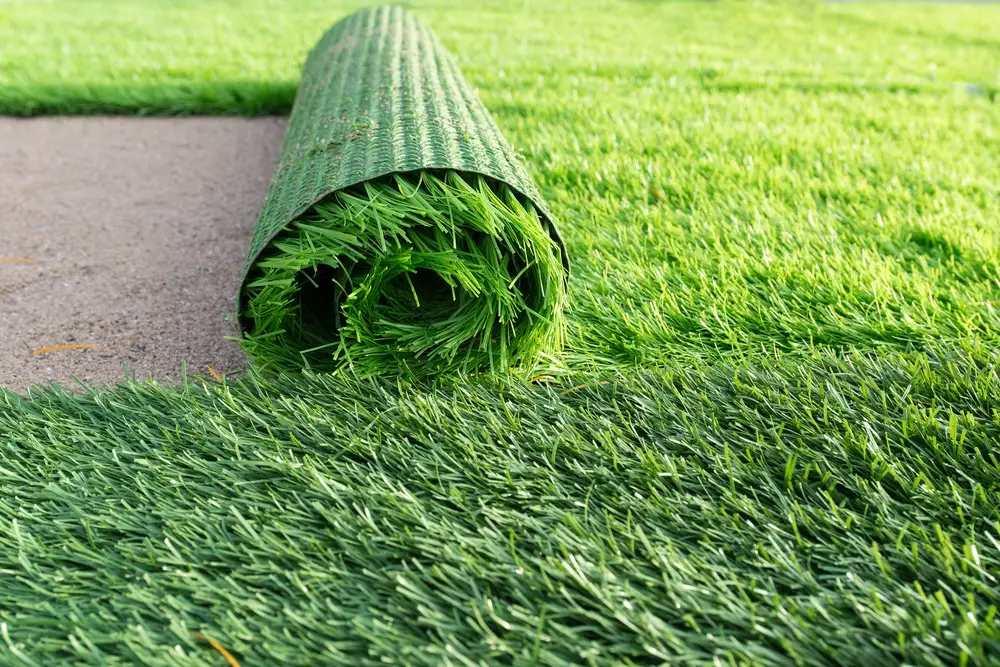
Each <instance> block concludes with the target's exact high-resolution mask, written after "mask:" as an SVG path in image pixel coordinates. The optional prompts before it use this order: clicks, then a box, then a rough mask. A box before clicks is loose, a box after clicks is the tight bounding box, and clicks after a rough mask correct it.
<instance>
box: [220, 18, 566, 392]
mask: <svg viewBox="0 0 1000 667" xmlns="http://www.w3.org/2000/svg"><path fill="white" fill-rule="evenodd" d="M567 267H568V261H567V257H566V251H565V247H564V245H563V243H562V240H561V238H560V237H559V233H558V231H557V229H556V227H555V224H554V222H553V219H552V216H551V215H550V213H549V211H548V210H547V208H546V206H545V203H544V202H543V201H542V198H541V196H540V195H539V193H538V191H537V189H536V188H535V186H534V185H533V184H532V182H531V179H530V178H529V177H528V175H527V173H526V172H525V171H524V168H523V167H522V166H521V165H520V164H519V162H518V159H517V157H516V155H515V154H514V152H513V150H512V149H511V147H510V146H509V145H508V144H507V142H506V141H505V140H504V138H503V136H502V135H501V133H500V131H499V129H498V128H497V126H496V124H495V123H494V122H493V119H492V118H491V117H490V115H489V113H488V112H487V110H486V109H485V108H484V107H483V105H482V103H481V102H480V101H479V99H478V98H477V96H476V94H475V92H474V91H473V90H472V89H471V88H470V87H469V85H468V84H467V83H466V82H465V80H464V79H463V78H462V75H461V73H460V72H459V70H458V67H457V65H456V64H455V61H454V60H453V58H452V57H451V56H450V55H449V54H448V53H447V51H446V50H445V49H444V47H443V46H442V45H441V44H440V42H439V41H438V40H437V38H436V37H435V36H434V34H433V33H432V32H431V31H430V30H429V29H428V28H427V27H426V26H424V25H422V24H421V23H420V22H419V21H417V20H416V18H415V17H414V16H413V15H412V14H410V13H408V12H406V11H404V10H403V9H401V8H398V7H375V8H370V9H366V10H362V11H360V12H358V13H356V14H353V15H351V16H349V17H347V18H345V19H343V20H342V21H340V22H339V23H337V24H336V25H335V26H334V27H333V28H331V29H330V31H329V32H328V33H327V34H326V35H325V36H324V37H323V38H322V39H321V40H320V42H319V43H318V44H317V45H316V47H315V48H314V49H313V51H312V53H311V54H310V56H309V58H308V60H307V62H306V66H305V69H304V72H303V78H302V83H301V85H300V87H299V91H298V95H297V97H296V101H295V105H294V107H293V110H292V115H291V118H290V120H289V126H288V135H287V137H286V138H285V143H284V146H283V148H282V151H281V157H280V159H279V162H278V166H277V168H276V171H275V174H274V178H273V179H272V183H271V187H270V190H269V192H268V196H267V199H266V201H265V203H264V206H263V208H262V210H261V215H260V220H259V222H258V224H257V227H256V230H255V232H254V236H253V241H252V245H251V249H250V253H249V257H248V258H247V263H246V265H245V267H244V272H243V279H242V281H241V287H240V295H239V309H240V324H241V327H242V330H243V336H242V339H243V344H244V347H245V349H246V350H247V352H248V354H249V355H250V356H251V358H253V359H254V360H255V361H256V362H257V364H258V365H260V366H261V367H264V368H271V369H275V370H289V369H297V368H303V367H308V368H312V369H319V370H327V369H333V368H336V367H338V366H341V365H345V364H346V365H350V366H351V367H352V368H353V369H354V370H355V371H356V372H358V373H360V374H362V375H375V374H383V373H394V372H401V373H405V374H412V375H415V376H425V375H432V374H440V373H445V372H453V371H459V372H468V371H477V370H482V369H492V370H504V369H508V368H510V367H516V366H527V365H530V364H531V363H533V362H535V361H537V360H538V359H539V357H541V356H543V355H546V354H551V353H553V352H555V351H556V350H558V348H559V346H560V344H561V340H562V328H563V324H562V322H563V310H564V307H565V301H566V275H567V270H568V269H567Z"/></svg>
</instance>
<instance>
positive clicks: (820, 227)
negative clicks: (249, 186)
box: [0, 0, 1000, 667]
mask: <svg viewBox="0 0 1000 667" xmlns="http://www.w3.org/2000/svg"><path fill="white" fill-rule="evenodd" d="M409 4H410V5H411V7H412V9H413V11H415V12H416V13H417V14H418V15H419V16H420V18H421V19H422V20H423V21H425V22H426V23H427V24H429V25H430V26H431V27H432V28H433V29H434V31H435V32H436V33H437V34H438V35H439V36H440V37H441V39H442V41H443V43H444V44H445V46H447V48H448V49H449V50H450V51H451V52H452V53H454V54H455V55H456V57H457V60H458V63H459V66H460V67H461V70H462V72H463V74H464V76H465V77H466V78H467V79H468V80H469V82H470V83H471V84H472V85H473V86H474V87H475V88H476V89H477V90H478V94H479V96H480V98H481V99H482V100H483V102H484V104H485V105H486V107H487V109H488V110H489V111H490V113H491V114H492V115H493V117H494V118H495V119H496V121H497V124H498V125H499V126H500V129H501V130H502V131H503V133H504V135H505V136H506V137H508V138H509V139H510V140H511V142H512V143H513V144H514V145H515V146H516V148H517V150H518V151H519V152H520V153H521V154H522V156H523V157H524V158H526V160H525V163H526V165H527V167H528V169H529V171H530V172H531V177H532V179H533V180H534V182H535V183H536V184H537V185H538V189H539V190H540V192H541V193H542V195H543V196H544V198H545V200H546V201H547V202H548V203H549V205H550V207H551V209H552V211H553V213H554V215H555V216H556V217H557V218H558V220H559V222H560V224H561V229H562V231H563V234H564V238H565V241H566V245H567V250H568V256H569V257H570V258H571V261H572V267H571V268H572V272H571V275H570V281H569V293H568V298H567V301H566V310H565V321H566V327H565V344H564V346H563V354H562V356H561V360H560V363H561V364H562V367H563V371H562V372H554V373H553V375H555V376H556V380H555V384H554V385H552V386H543V387H539V386H534V385H529V384H525V383H523V382H520V381H517V380H514V379H511V378H508V377H505V376H501V377H498V378H496V379H494V380H484V379H482V378H474V379H467V380H455V379H450V380H448V381H446V382H444V383H442V384H438V385H423V384H416V385H414V384H406V383H398V384H397V383H394V382H390V381H388V380H385V379H382V380H368V381H362V380H358V379H355V378H352V377H351V376H350V375H349V374H348V373H347V372H344V371H340V372H337V373H335V374H333V375H328V376H313V375H311V374H306V375H305V376H303V377H298V378H296V379H292V378H288V377H279V378H276V379H274V380H268V381H266V382H265V381H264V380H261V379H259V378H257V377H252V378H251V379H249V380H247V381H245V382H241V383H237V384H234V385H226V386H215V385H208V386H202V385H201V384H198V383H194V382H189V383H188V384H186V385H184V386H183V387H181V388H180V389H177V390H175V389H167V388H163V387H157V386H147V385H142V384H129V385H126V386H124V387H121V388H119V389H117V390H115V391H113V392H107V393H93V394H88V395H87V396H84V397H79V396H73V395H68V394H54V395H52V394H39V393H37V392H36V393H33V394H31V395H30V396H28V397H26V398H19V397H16V396H13V395H10V394H7V395H5V396H4V399H3V400H4V402H3V403H2V405H0V448H2V449H0V541H2V542H0V543H2V547H0V559H2V560H0V664H5V663H6V664H38V665H50V664H55V665H60V664H79V665H83V664H111V665H114V664H150V665H212V664H220V661H221V660H222V658H221V656H220V655H219V654H218V653H217V652H215V651H214V650H213V649H211V648H210V647H208V646H206V645H204V644H203V643H199V641H198V640H196V639H195V638H193V637H192V636H191V635H190V632H192V631H194V632H201V633H203V634H205V635H206V636H209V637H211V638H213V639H216V640H218V641H219V642H221V643H222V644H223V645H224V646H226V647H227V648H228V649H230V650H233V651H235V653H236V656H237V657H238V658H239V659H241V660H242V663H243V664H244V667H246V665H253V664H338V663H339V664H352V665H353V664H374V663H376V662H379V661H390V660H395V661H396V663H398V664H453V665H467V664H534V663H541V664H622V663H624V664H629V662H631V664H660V663H662V662H673V663H677V664H720V663H721V664H737V665H738V664H789V665H801V664H828V665H840V664H865V665H896V664H927V665H953V664H974V665H986V664H996V663H997V662H998V661H1000V658H998V657H997V656H998V651H1000V648H998V644H997V634H996V633H997V621H996V609H997V606H998V603H1000V587H998V584H997V577H998V576H1000V574H998V572H1000V567H998V565H1000V563H998V559H1000V556H998V554H1000V546H998V540H1000V512H998V509H997V500H996V499H997V497H998V493H997V491H998V488H997V481H998V480H997V474H998V463H997V460H996V454H995V451H994V450H995V448H996V447H995V443H996V442H997V439H998V437H1000V433H998V427H1000V421H998V416H997V415H998V414H1000V394H998V390H997V382H998V379H997V359H996V353H995V350H997V349H1000V311H998V304H1000V269H998V266H1000V237H998V235H997V233H996V221H997V220H998V219H1000V189H998V180H997V177H996V175H997V174H998V173H1000V105H998V102H997V93H996V91H997V89H998V85H1000V79H998V72H1000V41H998V39H997V35H998V34H1000V7H997V6H991V5H978V4H977V5H959V4H953V3H949V4H946V5H932V4H915V3H900V4H880V3H873V4H868V3H863V4H862V3H845V4H813V3H799V4H795V5H790V4H785V3H764V2H758V3H733V2H712V3H698V2H691V3H684V2H678V3H673V2H624V1H623V2H610V1H609V2H582V1H581V2H573V3H568V2H567V3H559V2H535V1H526V2H520V1H519V2H514V3H511V2H499V1H498V2H477V3H460V2H446V1H435V2H429V1H428V2H420V1H414V2H411V3H409ZM355 8H356V5H355V4H353V3H351V4H348V3H337V2H328V1H325V0H323V1H320V0H317V1H316V2H312V1H311V0H303V1H301V2H296V3H294V4H292V3H285V2H278V1H277V0H275V1H273V2H272V1H267V0H253V1H247V2H240V3H229V2H221V1H201V2H197V3H195V2H184V1H181V2H172V3H166V2H159V1H152V0H150V1H148V2H138V1H136V2H123V1H118V2H101V3H98V2H92V1H90V0H77V1H74V2H68V1H62V0H58V1H57V0H47V1H36V2H10V1H9V0H8V1H6V2H0V110H2V111H3V112H4V113H11V114H30V113H50V112H60V111H61V112H85V113H94V112H97V111H102V110H107V111H117V112H130V111H135V112H140V111H141V112H143V113H198V112H205V113H221V112H230V113H255V112H258V111H277V110H286V109H289V108H290V107H291V103H292V99H293V91H294V90H295V87H296V85H297V82H298V76H299V72H300V70H301V65H302V62H303V60H304V58H305V56H306V53H307V52H308V49H309V48H310V47H311V46H312V45H313V44H314V43H315V42H316V40H317V39H318V38H319V37H320V35H321V34H322V33H323V31H324V30H325V29H326V28H327V27H328V26H329V25H330V24H331V23H332V22H333V21H334V20H336V19H338V18H340V17H341V16H343V15H345V14H346V13H348V11H352V10H353V9H355ZM230 99H232V100H234V101H233V102H231V103H230V102H229V101H227V100H230ZM236 100H238V103H237V101H236ZM102 104H105V105H106V106H104V107H101V105H102ZM240 259H242V258H234V260H236V261H239V260H240ZM600 382H607V383H608V384H599V383H600ZM579 385H584V386H583V387H581V388H578V389H574V387H577V386H579ZM564 392H565V393H564Z"/></svg>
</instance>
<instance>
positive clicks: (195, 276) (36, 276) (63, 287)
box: [0, 118, 285, 391]
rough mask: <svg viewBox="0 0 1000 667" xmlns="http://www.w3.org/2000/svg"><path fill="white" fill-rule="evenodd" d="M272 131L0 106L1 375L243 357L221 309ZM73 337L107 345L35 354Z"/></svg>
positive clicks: (256, 123)
mask: <svg viewBox="0 0 1000 667" xmlns="http://www.w3.org/2000/svg"><path fill="white" fill-rule="evenodd" d="M284 133H285V121H284V119H279V118H259V119H253V120H249V119H241V118H186V119H165V118H151V119H140V118H41V119H12V118H0V387H7V388H11V389H14V390H15V391H22V390H24V389H26V388H27V387H28V386H30V385H31V384H33V383H44V382H52V381H54V382H59V383H63V384H73V383H74V380H73V377H74V376H76V377H77V378H78V379H79V380H80V381H82V382H85V383H87V384H90V385H94V386H101V385H105V384H111V383H114V382H116V381H118V380H120V379H121V378H123V377H125V373H126V372H127V373H128V374H129V375H134V376H135V377H138V378H146V377H149V376H153V377H158V378H164V377H173V378H177V377H179V376H180V373H181V367H182V366H181V365H182V362H187V368H188V372H189V373H192V374H199V375H204V376H210V372H209V371H208V369H207V367H208V366H212V368H213V369H214V370H215V371H217V372H218V373H220V374H225V373H227V372H232V371H235V370H238V369H240V368H242V367H244V366H245V363H246V362H245V359H244V357H243V355H242V353H241V351H240V349H239V346H238V344H237V343H234V342H232V341H227V340H225V337H226V336H228V335H234V334H235V333H236V325H235V322H233V321H227V319H226V318H227V317H228V316H230V315H233V314H234V313H235V310H236V299H235V295H236V289H237V282H238V280H239V275H240V269H241V268H242V266H243V260H244V258H245V255H246V251H247V248H248V247H249V244H250V234H251V232H252V230H253V227H254V223H255V222H256V218H257V213H258V211H259V209H260V205H261V202H262V201H263V199H264V195H265V194H266V190H267V185H268V182H269V180H270V177H271V171H272V169H273V167H274V163H275V160H276V158H277V155H278V151H279V149H280V147H281V141H282V139H283V137H284ZM71 345H94V346H106V347H95V348H91V349H60V350H55V351H51V352H46V353H42V354H37V355H36V354H34V352H35V351H36V350H39V349H41V348H47V347H52V346H71ZM123 364H124V366H123ZM125 369H127V371H126V370H125Z"/></svg>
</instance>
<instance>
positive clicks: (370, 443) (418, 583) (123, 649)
mask: <svg viewBox="0 0 1000 667" xmlns="http://www.w3.org/2000/svg"><path fill="white" fill-rule="evenodd" d="M579 385H585V386H579ZM574 387H576V388H575V389H574ZM0 406H2V407H0V584H2V585H0V662H2V663H4V664H37V665H62V664H67V665H69V664H74V665H76V664H80V665H82V664H100V665H119V664H145V665H221V664H225V663H224V661H223V660H222V658H221V656H219V655H218V654H217V653H216V652H215V651H214V650H213V649H211V648H210V647H208V646H207V645H205V644H204V643H203V642H200V641H199V640H198V639H196V638H195V637H193V636H192V635H191V633H193V632H197V633H201V634H203V635H205V636H207V637H210V638H212V639H214V640H216V641H218V642H219V643H220V644H221V645H223V646H224V647H226V648H227V649H228V650H229V651H231V652H232V653H233V654H234V655H235V656H236V658H237V659H238V660H240V661H241V664H243V665H261V664H269V665H270V664H284V665H317V664H324V665H341V664H342V665H369V664H370V665H376V664H385V663H386V662H388V663H390V664H413V665H421V664H426V665H439V664H447V665H496V664H539V663H540V664H547V665H578V664H593V665H620V664H633V665H638V664H664V663H665V664H699V665H700V664H733V665H739V664H768V665H799V664H809V665H870V666H874V665H887V666H888V665H899V664H911V665H956V664H980V665H984V664H995V663H996V661H997V659H998V656H1000V628H998V627H997V619H996V613H997V604H998V602H1000V584H998V582H997V577H998V576H1000V541H998V540H1000V520H998V510H1000V493H998V491H1000V462H998V460H997V454H996V451H995V443H996V442H997V439H998V438H1000V418H998V415H1000V360H998V358H997V356H996V354H995V353H994V352H992V351H990V352H985V351H980V352H975V353H972V352H970V353H967V354H962V355H953V354H946V355H937V354H927V355H923V354H921V355H909V356H904V355H900V354H897V353H889V354H882V355H876V354H868V355H851V356H849V357H847V358H838V357H836V356H820V355H817V356H815V357H813V358H811V359H810V360H808V361H807V362H798V363H789V362H786V361H782V360H772V361H771V362H770V363H767V364H762V363H760V362H759V361H753V362H751V361H744V362H740V363H726V364H720V363H716V362H712V363H704V362H694V361H687V362H685V363H682V364H676V365H673V366H671V367H668V368H664V369H661V370H658V371H655V372H647V373H638V374H635V373H633V374H629V375H628V376H623V375H620V374H608V375H605V376H603V377H600V376H598V377H593V376H589V377H588V376H575V377H567V378H565V379H564V381H563V382H562V383H559V384H558V385H553V386H531V385H525V384H523V383H520V382H495V383H485V382H476V383H469V382H457V383H453V384H448V385H444V386H440V387H438V388H436V389H430V388H426V387H421V386H419V385H398V384H396V383H393V382H388V381H384V380H372V381H359V380H356V379H352V378H351V377H350V376H349V375H347V374H344V373H342V372H341V373H336V374H331V375H311V374H307V375H305V376H298V377H284V378H279V379H277V380H274V381H265V380H261V379H259V378H257V377H251V378H250V379H249V380H248V381H244V382H242V383H239V384H236V385H218V384H216V383H214V382H211V381H208V382H207V383H205V384H201V383H198V382H194V381H190V382H188V383H187V384H186V385H184V386H182V387H181V388H179V389H173V388H167V387H160V386H156V385H143V384H132V385H126V386H124V387H121V388H119V389H117V390H114V391H111V392H105V393H92V394H88V395H86V396H84V397H80V396H77V395H72V394H68V393H62V392H52V393H44V394H38V393H36V394H34V395H33V396H32V397H31V398H30V399H27V400H26V399H22V398H19V397H17V396H16V395H13V394H0ZM19 660H20V662H19Z"/></svg>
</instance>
